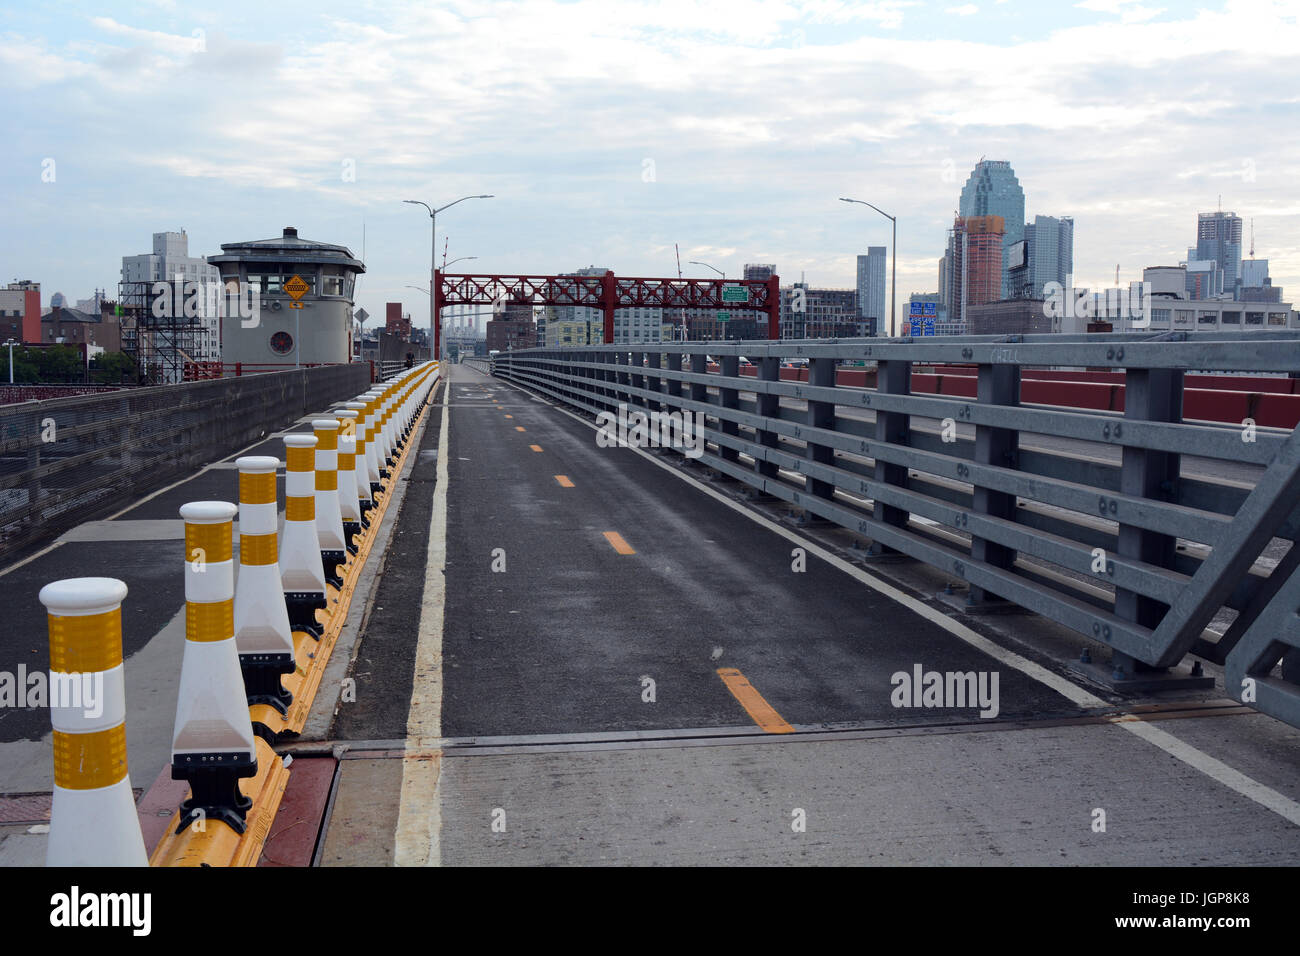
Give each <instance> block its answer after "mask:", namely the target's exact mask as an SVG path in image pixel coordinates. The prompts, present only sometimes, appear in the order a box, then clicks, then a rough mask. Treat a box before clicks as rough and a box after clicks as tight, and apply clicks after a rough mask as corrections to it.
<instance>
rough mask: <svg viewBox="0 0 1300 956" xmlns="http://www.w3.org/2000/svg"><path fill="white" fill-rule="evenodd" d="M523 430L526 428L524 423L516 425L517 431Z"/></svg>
mask: <svg viewBox="0 0 1300 956" xmlns="http://www.w3.org/2000/svg"><path fill="white" fill-rule="evenodd" d="M523 430H524V426H523V425H516V426H515V431H517V432H521V431H523Z"/></svg>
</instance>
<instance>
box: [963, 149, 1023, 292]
mask: <svg viewBox="0 0 1300 956" xmlns="http://www.w3.org/2000/svg"><path fill="white" fill-rule="evenodd" d="M958 214H959V215H960V216H961V217H962V218H963V219H968V218H970V217H972V216H1001V217H1002V222H1003V228H1004V229H1005V232H1004V233H1003V236H1002V261H1003V263H1006V262H1007V261H1009V259H1010V256H1009V252H1010V247H1011V246H1013V245H1014V244H1015V243H1017V242H1019V241H1020V240H1021V239H1023V238H1025V191H1024V190H1023V189H1021V188H1020V181H1019V180H1018V179H1016V174H1015V171H1014V170H1012V168H1011V164H1010V163H1009V162H1007V161H1006V160H1002V159H981V160H980V161H979V162H978V163H977V164H976V165H975V169H974V170H973V171H972V172H971V174H970V178H969V179H967V180H966V185H965V186H963V187H962V189H961V202H960V204H959V205H958ZM1010 291H1011V290H1010V282H1009V281H1008V279H1007V274H1006V268H1005V266H1004V268H1003V270H1002V297H1003V298H1007V297H1008V296H1009V295H1010Z"/></svg>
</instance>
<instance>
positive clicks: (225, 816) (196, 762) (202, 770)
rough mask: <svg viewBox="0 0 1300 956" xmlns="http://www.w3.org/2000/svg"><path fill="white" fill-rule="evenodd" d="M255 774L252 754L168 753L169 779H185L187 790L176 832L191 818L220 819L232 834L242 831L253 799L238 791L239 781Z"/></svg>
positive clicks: (192, 820) (188, 823)
mask: <svg viewBox="0 0 1300 956" xmlns="http://www.w3.org/2000/svg"><path fill="white" fill-rule="evenodd" d="M255 776H257V757H256V755H255V754H248V753H229V752H225V753H221V752H217V753H184V754H176V753H174V754H172V779H173V780H185V781H187V782H188V783H189V785H190V791H191V792H190V797H189V799H188V800H184V801H182V802H181V806H180V815H181V822H180V824H179V825H178V826H177V827H176V832H177V833H183V832H184V831H185V828H186V827H188V826H189V825H190V824H191V823H193V822H194V821H195V820H203V821H205V822H206V821H208V820H220V821H221V822H223V823H225V824H226V825H227V826H229V827H230V829H232V830H234V831H235V832H236V833H243V832H244V821H245V820H246V819H247V817H248V811H249V810H251V809H252V807H253V801H252V798H250V797H246V796H244V794H243V793H242V792H241V791H240V789H239V781H240V780H241V779H242V778H244V777H255Z"/></svg>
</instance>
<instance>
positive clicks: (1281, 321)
mask: <svg viewBox="0 0 1300 956" xmlns="http://www.w3.org/2000/svg"><path fill="white" fill-rule="evenodd" d="M1268 324H1269V325H1286V313H1285V312H1270V313H1269V314H1268Z"/></svg>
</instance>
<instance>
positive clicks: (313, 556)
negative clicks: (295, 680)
mask: <svg viewBox="0 0 1300 956" xmlns="http://www.w3.org/2000/svg"><path fill="white" fill-rule="evenodd" d="M284 461H285V469H284V533H283V534H282V535H281V540H280V585H281V587H282V588H283V589H284V600H285V603H286V604H287V605H288V609H289V626H290V627H291V628H292V629H293V630H295V631H306V632H307V633H308V634H310V635H311V636H312V637H314V638H317V639H318V640H319V639H320V636H321V634H323V633H324V627H323V625H322V624H321V623H320V622H319V621H317V620H316V612H317V611H318V610H320V611H323V610H325V608H326V606H327V605H326V601H325V565H324V563H323V562H322V561H321V545H320V536H319V535H318V534H317V533H316V436H315V435H308V434H302V433H299V434H292V435H285V436H284Z"/></svg>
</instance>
